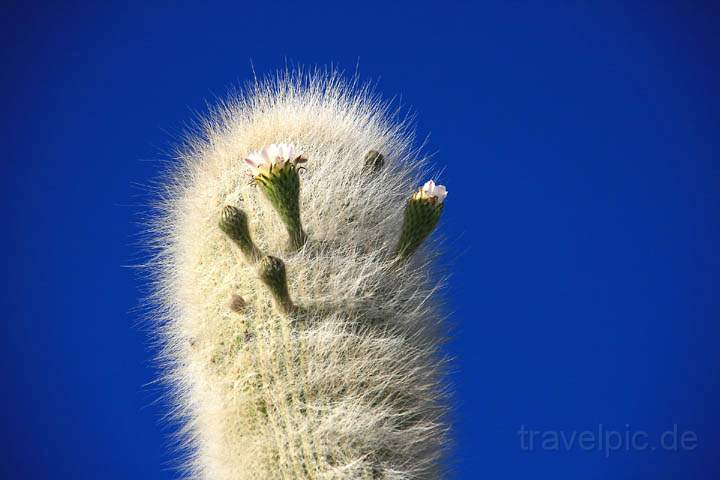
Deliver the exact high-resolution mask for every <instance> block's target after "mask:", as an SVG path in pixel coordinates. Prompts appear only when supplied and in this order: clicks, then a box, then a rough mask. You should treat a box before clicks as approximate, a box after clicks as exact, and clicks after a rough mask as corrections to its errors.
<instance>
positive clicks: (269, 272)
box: [258, 255, 295, 314]
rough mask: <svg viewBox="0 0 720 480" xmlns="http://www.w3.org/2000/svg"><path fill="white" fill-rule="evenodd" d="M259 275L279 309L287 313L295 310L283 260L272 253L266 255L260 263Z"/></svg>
mask: <svg viewBox="0 0 720 480" xmlns="http://www.w3.org/2000/svg"><path fill="white" fill-rule="evenodd" d="M258 276H259V277H260V280H261V281H262V282H263V283H264V284H265V285H266V286H267V287H268V289H269V290H270V293H271V294H272V297H273V302H274V304H275V307H276V308H277V309H278V310H280V311H281V312H282V313H286V314H287V313H291V312H292V311H294V310H295V306H294V305H293V303H292V300H291V299H290V294H289V293H288V286H287V273H286V272H285V263H284V262H283V261H282V260H280V259H279V258H277V257H272V256H270V255H266V256H264V257H263V258H262V259H260V262H259V263H258Z"/></svg>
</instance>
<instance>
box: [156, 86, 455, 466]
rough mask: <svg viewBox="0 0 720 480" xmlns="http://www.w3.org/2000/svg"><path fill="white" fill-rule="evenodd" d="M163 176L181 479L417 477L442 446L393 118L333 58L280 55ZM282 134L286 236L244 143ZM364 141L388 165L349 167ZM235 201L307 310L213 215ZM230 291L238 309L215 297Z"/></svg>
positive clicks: (406, 135)
mask: <svg viewBox="0 0 720 480" xmlns="http://www.w3.org/2000/svg"><path fill="white" fill-rule="evenodd" d="M200 130H201V131H200V132H198V133H197V134H195V135H193V136H191V138H189V139H188V140H187V142H186V144H185V145H184V146H183V148H182V149H181V151H180V153H179V156H178V158H179V162H177V165H175V166H174V167H173V169H172V172H170V174H169V175H168V180H167V181H166V182H165V185H164V187H163V189H162V198H161V201H160V205H159V210H158V215H157V216H156V219H155V222H154V225H153V238H154V245H155V247H157V256H156V257H155V262H154V267H153V270H154V274H153V275H154V279H155V282H154V285H155V289H154V299H155V301H156V303H157V304H158V305H159V308H158V309H157V315H156V316H157V318H158V326H159V328H158V332H159V338H160V340H161V343H162V354H161V361H162V362H163V366H164V369H165V372H166V380H167V381H169V383H170V385H171V386H172V389H173V392H174V395H173V400H174V405H175V410H174V412H173V413H174V416H175V417H176V419H177V420H179V421H180V423H181V425H182V428H181V432H180V433H181V444H182V446H183V447H184V448H185V451H186V452H187V455H186V458H184V460H183V462H184V466H185V468H184V473H185V475H186V476H187V477H189V478H202V479H211V480H229V479H233V480H236V479H252V480H264V479H276V478H277V479H287V478H292V479H300V478H307V479H393V480H405V479H430V478H439V477H440V476H442V472H443V471H444V468H443V467H442V465H443V462H442V459H443V454H444V451H445V447H446V445H447V424H446V413H447V412H446V404H447V395H446V391H445V390H446V389H445V383H444V365H445V362H444V360H443V358H442V356H441V355H440V353H439V351H438V349H439V346H440V344H441V342H442V337H443V335H442V330H441V329H440V328H439V327H440V323H441V322H440V320H441V318H440V317H441V315H440V312H439V306H438V299H437V290H438V287H439V283H440V282H439V281H438V280H437V279H435V280H433V276H434V275H433V272H432V269H431V268H430V267H431V266H432V261H431V260H432V258H434V257H435V255H436V245H434V244H432V243H431V244H429V245H426V246H425V247H423V248H422V249H420V250H419V251H418V252H417V253H416V254H415V255H414V256H413V257H412V258H411V261H409V262H406V263H404V264H402V265H400V266H398V265H397V264H394V263H393V248H394V247H395V246H396V244H397V240H398V236H399V232H400V227H401V223H402V212H403V208H404V205H405V203H406V202H407V199H408V198H409V196H410V195H411V194H412V193H413V192H414V191H416V190H417V188H418V186H419V185H420V180H421V179H423V174H424V173H427V172H426V171H425V169H426V168H427V167H426V162H425V157H423V156H422V155H421V154H420V152H419V149H417V148H415V147H413V142H414V137H413V133H412V129H411V128H410V127H409V125H408V122H407V121H406V120H404V119H401V118H399V115H398V113H397V111H395V112H393V111H391V110H390V108H389V104H388V103H385V102H383V101H381V100H380V99H379V98H378V96H377V95H375V94H374V93H373V92H372V91H371V89H370V88H368V87H367V86H361V85H358V84H357V82H356V81H350V82H347V81H345V80H343V79H342V76H341V75H338V74H336V73H333V72H329V73H328V72H325V73H323V72H314V73H299V72H294V73H292V72H285V73H283V74H279V75H278V76H277V77H275V78H273V79H269V80H266V81H256V82H254V83H253V84H251V85H250V86H249V87H248V88H247V89H246V90H245V93H243V94H237V95H236V96H234V97H233V98H232V99H231V100H230V101H228V102H225V103H222V104H221V105H219V106H218V107H217V108H215V109H214V110H213V112H212V114H211V115H210V117H209V119H208V120H206V121H204V122H203V124H202V128H201V129H200ZM272 143H292V144H295V145H296V146H297V148H298V149H299V150H300V151H301V152H302V154H303V156H304V157H306V158H307V159H308V161H307V163H305V164H303V167H304V170H303V171H302V172H301V174H300V178H301V193H300V204H301V214H302V221H303V225H304V227H305V230H306V232H307V235H308V238H309V240H308V242H307V244H306V245H305V246H304V247H303V248H301V249H300V250H298V251H295V252H290V253H288V252H287V251H286V250H285V244H286V242H287V234H286V232H285V229H284V227H283V226H282V224H281V223H280V222H279V220H278V218H277V214H276V213H275V212H274V211H273V209H272V207H270V206H269V202H267V201H266V200H265V199H264V197H263V196H262V195H261V194H260V193H259V192H258V189H257V187H256V186H254V185H252V184H251V183H250V182H249V179H248V177H247V176H246V174H245V173H246V168H247V166H246V165H245V164H244V162H243V159H244V158H245V157H246V156H247V155H248V153H249V152H252V151H254V150H257V149H259V148H262V147H263V146H265V145H268V144H272ZM370 150H376V151H379V152H381V153H382V154H383V155H384V158H385V164H384V167H383V168H382V169H380V170H379V171H377V172H368V171H367V169H366V168H364V163H363V158H364V157H365V155H366V154H367V152H368V151H370ZM225 205H233V206H235V207H238V208H241V209H242V210H243V211H245V212H246V213H247V216H248V220H249V224H250V230H251V232H252V235H253V238H254V240H255V242H256V244H257V245H258V247H259V248H260V249H261V250H262V251H264V252H267V253H269V254H272V255H275V256H278V257H280V258H282V259H283V260H284V261H285V264H286V266H287V276H288V284H289V290H290V294H291V296H292V297H293V300H294V301H295V302H296V303H297V304H299V305H306V306H312V307H313V308H314V310H312V311H314V312H315V313H314V314H312V315H311V318H309V319H307V321H305V322H303V323H302V325H296V324H293V323H291V322H290V321H289V320H288V319H287V318H286V317H284V316H282V315H279V314H278V313H277V312H276V311H275V310H274V309H273V308H272V305H271V302H270V296H269V295H268V292H267V290H266V289H264V288H263V286H262V285H261V284H260V282H259V281H258V280H257V276H256V274H255V271H254V269H253V268H252V267H251V266H249V265H248V264H246V262H244V261H243V259H242V257H241V255H239V252H238V251H237V249H236V247H235V246H234V245H233V244H232V243H231V242H230V241H229V240H228V239H227V237H226V236H225V235H224V234H223V232H222V231H221V230H220V229H219V228H218V218H219V216H220V213H221V211H222V209H223V207H224V206H225ZM233 295H238V296H241V297H242V299H243V300H244V302H245V308H244V309H243V310H242V311H241V312H240V313H237V312H236V311H235V310H237V309H232V308H230V305H229V302H230V299H231V297H233Z"/></svg>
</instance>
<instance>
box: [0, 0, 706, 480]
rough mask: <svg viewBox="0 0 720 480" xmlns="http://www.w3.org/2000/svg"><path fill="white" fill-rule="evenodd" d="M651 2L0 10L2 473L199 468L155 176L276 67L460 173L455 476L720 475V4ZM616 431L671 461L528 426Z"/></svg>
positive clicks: (456, 193)
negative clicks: (668, 444) (407, 131)
mask: <svg viewBox="0 0 720 480" xmlns="http://www.w3.org/2000/svg"><path fill="white" fill-rule="evenodd" d="M642 3H644V2H642ZM642 3H641V2H555V1H550V2H508V1H491V2H473V3H469V2H468V3H454V2H438V3H434V4H433V3H418V2H413V3H410V2H360V3H347V4H340V3H337V2H333V3H330V2H328V3H314V2H293V3H290V2H287V3H285V2H275V3H273V4H272V5H269V6H268V5H266V4H264V3H261V2H258V3H243V2H227V3H222V2H202V3H200V2H198V3H196V4H192V3H188V2H143V3H139V2H138V3H135V4H120V3H117V4H112V5H100V4H99V3H98V4H95V3H90V2H86V3H83V2H67V3H65V4H63V5H57V4H54V3H53V4H51V3H47V4H44V3H42V2H29V3H24V4H22V5H20V4H17V5H13V4H11V3H9V2H6V3H5V4H3V7H1V8H2V15H1V16H0V17H1V18H2V20H0V22H2V23H3V25H2V28H0V32H2V33H0V35H2V43H1V48H2V57H1V58H2V61H3V62H2V63H3V67H2V69H0V82H2V83H1V84H2V87H3V93H4V95H3V107H4V108H3V112H2V115H0V121H2V124H1V126H2V132H4V134H3V135H2V136H0V138H1V139H2V144H3V159H4V160H3V161H2V165H3V173H4V175H2V177H0V185H1V187H0V200H2V201H1V202H0V213H2V218H3V219H4V224H5V228H4V229H2V232H3V235H1V236H0V241H1V242H2V245H3V247H4V249H3V250H4V251H5V252H6V254H5V260H4V261H3V262H2V265H3V273H4V275H3V276H2V279H3V285H2V294H0V302H2V303H1V304H0V306H1V307H2V311H3V312H5V314H4V315H3V322H2V329H3V330H2V333H3V337H4V345H5V346H4V348H3V349H2V357H1V358H2V371H3V377H4V388H3V389H2V391H3V394H2V396H1V397H2V399H1V400H0V401H2V403H3V405H2V406H3V408H2V409H0V415H1V416H2V422H1V423H0V435H2V441H3V445H4V446H5V448H3V449H2V450H3V452H2V454H1V455H2V458H0V472H2V473H3V474H4V475H3V476H4V477H5V478H23V479H26V478H39V479H44V478H74V479H96V478H105V479H114V478H117V479H127V478H134V479H145V478H148V479H151V478H152V479H161V478H168V479H170V478H176V475H175V472H174V471H173V470H172V468H171V466H172V461H173V454H172V451H171V448H170V442H169V440H168V434H169V432H170V431H171V428H170V427H169V426H168V425H167V423H166V422H165V421H164V420H163V415H164V414H165V412H166V410H165V405H164V404H163V400H162V388H161V387H160V386H158V385H157V384H155V383H153V382H154V379H155V378H157V371H156V370H155V368H154V366H153V362H152V357H153V347H152V345H151V343H150V341H149V335H148V332H147V324H146V323H145V322H144V320H143V318H142V315H141V310H142V304H141V301H140V298H141V297H142V295H143V293H144V292H145V291H146V287H145V286H144V282H143V279H142V276H141V275H140V274H139V273H138V272H137V271H135V270H134V269H132V268H128V265H132V264H135V263H137V262H138V261H140V260H142V258H143V257H142V248H141V246H140V243H141V240H140V234H141V231H142V227H141V225H140V223H141V220H142V218H143V215H144V214H146V213H147V212H148V208H147V204H148V202H149V201H150V197H149V195H148V188H147V186H148V185H149V184H150V183H152V182H153V181H155V180H157V179H158V176H159V175H160V173H161V171H162V169H163V163H164V162H165V161H167V160H168V158H169V155H168V152H170V150H171V148H172V146H173V145H174V144H175V143H176V142H177V141H178V140H179V138H181V135H182V131H183V130H184V128H185V126H186V125H187V124H188V123H189V122H190V121H191V120H192V118H193V117H194V116H195V115H197V114H198V113H199V114H202V112H203V111H205V110H206V105H207V102H209V103H212V102H214V101H215V99H217V98H221V97H222V96H223V95H224V94H225V93H226V92H227V91H228V90H229V89H231V88H233V87H235V86H238V85H240V84H242V83H243V82H245V81H247V80H248V79H250V78H251V77H252V71H253V70H252V69H253V67H254V69H255V71H256V72H257V73H258V75H264V74H268V73H272V72H273V71H274V70H275V69H276V68H283V67H284V66H285V65H286V64H300V65H307V66H314V65H319V66H324V65H330V64H332V65H336V66H338V67H339V68H341V69H344V70H346V71H347V72H349V73H354V72H355V71H356V69H357V71H358V73H359V74H360V76H361V77H362V78H363V79H367V80H372V81H376V82H377V86H378V89H379V91H381V92H382V93H383V94H384V95H385V96H386V97H395V98H397V101H398V102H400V103H402V105H404V106H405V107H407V108H410V109H412V111H414V112H415V113H416V114H417V118H418V121H417V127H418V132H419V134H420V136H421V137H425V136H427V135H429V149H430V151H431V152H434V153H435V159H436V161H437V163H438V164H439V165H444V166H446V169H445V173H444V174H443V177H442V178H441V180H442V182H443V183H445V184H447V185H448V188H449V189H450V196H449V197H448V204H447V208H446V211H445V214H444V218H443V221H442V223H441V225H440V227H439V228H440V233H441V234H442V235H443V236H444V237H445V238H446V239H447V254H446V257H445V258H444V260H443V261H444V262H445V263H446V264H447V265H449V266H450V268H451V269H452V271H453V277H452V279H451V285H450V287H449V289H448V291H447V297H446V298H447V302H448V306H449V309H450V310H451V311H452V316H451V318H450V321H451V324H452V333H453V340H452V341H451V343H450V344H449V345H448V354H450V355H452V356H453V357H454V358H455V361H454V370H453V373H452V377H451V381H452V383H453V385H454V389H455V392H456V393H455V401H454V405H455V410H454V432H455V439H456V447H455V450H454V451H453V454H452V455H451V458H450V462H451V467H452V475H451V478H453V479H475V478H503V479H513V478H528V477H530V478H553V479H576V478H586V479H592V478H597V479H606V478H616V479H622V478H633V479H634V478H654V479H655V478H657V479H665V478H667V479H675V478H695V479H715V478H717V476H718V473H719V472H720V457H718V455H717V452H718V450H719V449H720V434H718V431H717V427H718V426H719V425H720V419H719V418H718V409H717V405H718V404H719V403H720V384H719V383H718V379H719V378H720V375H719V368H718V367H719V366H720V354H719V353H718V348H717V346H718V343H719V341H720V322H718V320H720V315H718V314H719V313H720V295H719V293H720V291H719V285H720V283H719V280H718V279H719V278H720V247H719V245H720V228H719V227H718V220H719V219H720V191H719V187H720V162H719V160H720V158H719V157H720V140H719V139H720V95H718V94H719V93H720V92H719V91H718V86H719V85H720V68H719V67H720V65H719V64H718V63H719V62H718V47H720V38H719V36H720V34H718V29H717V19H718V18H719V17H720V9H719V8H718V6H717V5H713V4H712V2H679V1H676V2H651V5H650V6H647V5H642ZM600 426H602V427H600ZM675 426H677V429H678V431H679V432H680V433H682V432H685V431H688V432H692V433H694V434H695V435H696V436H697V442H696V443H697V445H696V446H695V448H693V449H680V451H673V450H672V449H666V448H662V447H661V446H659V444H658V443H657V442H659V439H660V438H661V437H662V434H663V432H665V431H668V430H673V429H674V428H675ZM599 427H600V428H603V429H605V430H606V431H607V430H612V431H618V432H621V433H622V434H623V435H624V434H626V433H628V434H634V433H637V432H645V433H646V434H647V436H648V438H649V441H650V442H651V443H652V445H651V446H652V447H655V448H654V449H653V448H650V446H649V448H647V449H644V450H642V451H639V450H638V449H630V451H628V450H626V449H621V450H619V451H613V452H611V453H610V454H606V452H605V451H603V449H602V448H594V449H593V448H580V447H579V446H578V444H577V443H574V442H575V440H572V442H573V443H572V444H571V445H570V446H569V448H562V447H560V448H558V449H555V450H553V449H552V448H545V449H543V448H539V447H537V446H536V448H533V449H532V451H529V450H528V449H523V448H522V445H521V436H520V435H519V434H518V430H519V429H521V428H526V429H529V430H534V431H537V432H540V433H538V434H537V435H545V438H549V437H548V432H557V433H558V434H559V433H562V434H563V435H564V437H563V438H565V440H566V441H567V440H568V439H569V438H575V437H572V434H573V432H576V433H579V432H582V431H585V430H590V431H594V432H598V428H599ZM537 438H541V437H537ZM546 447H548V445H546Z"/></svg>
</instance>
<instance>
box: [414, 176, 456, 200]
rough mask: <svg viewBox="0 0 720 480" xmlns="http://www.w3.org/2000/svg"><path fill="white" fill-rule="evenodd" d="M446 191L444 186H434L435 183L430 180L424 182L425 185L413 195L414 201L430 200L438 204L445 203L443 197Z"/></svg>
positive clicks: (445, 195)
mask: <svg viewBox="0 0 720 480" xmlns="http://www.w3.org/2000/svg"><path fill="white" fill-rule="evenodd" d="M447 194H448V192H447V189H446V188H445V185H435V182H433V181H432V180H430V181H427V182H425V185H423V186H422V188H420V190H418V191H417V192H415V194H414V195H413V199H414V200H421V199H425V198H427V199H430V200H434V201H437V202H438V203H443V201H445V197H447Z"/></svg>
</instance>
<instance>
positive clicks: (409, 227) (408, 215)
mask: <svg viewBox="0 0 720 480" xmlns="http://www.w3.org/2000/svg"><path fill="white" fill-rule="evenodd" d="M445 197H447V190H446V189H445V187H444V186H443V185H435V182H433V181H432V180H430V181H429V182H427V183H425V185H423V186H422V188H420V189H419V190H418V191H417V192H415V193H414V194H413V195H412V197H411V198H410V200H408V203H407V205H406V206H405V216H404V219H403V227H402V232H401V233H400V241H399V242H398V246H397V249H396V254H397V256H398V257H399V258H400V259H405V258H407V257H409V256H410V255H412V254H413V253H414V252H415V250H417V249H418V247H420V245H421V244H422V242H423V240H425V238H427V236H428V235H430V233H432V231H433V229H435V226H436V225H437V223H438V220H440V214H442V211H443V205H444V203H443V202H444V201H445Z"/></svg>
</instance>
